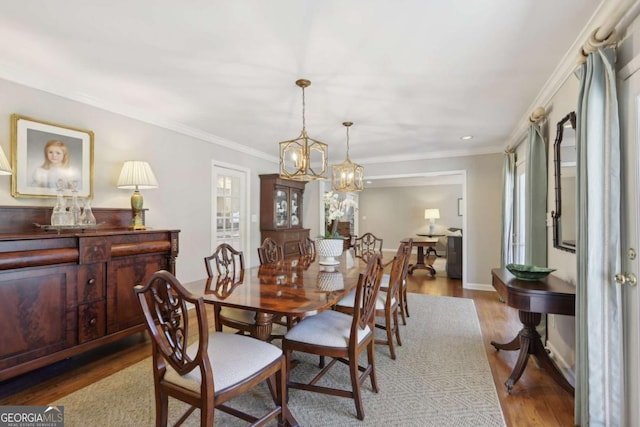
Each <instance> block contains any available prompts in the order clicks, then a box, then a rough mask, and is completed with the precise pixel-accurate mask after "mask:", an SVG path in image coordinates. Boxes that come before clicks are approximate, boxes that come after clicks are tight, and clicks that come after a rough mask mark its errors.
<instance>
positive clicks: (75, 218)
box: [69, 186, 81, 225]
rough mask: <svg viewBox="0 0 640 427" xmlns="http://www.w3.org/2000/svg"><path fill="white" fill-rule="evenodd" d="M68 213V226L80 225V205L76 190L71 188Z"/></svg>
mask: <svg viewBox="0 0 640 427" xmlns="http://www.w3.org/2000/svg"><path fill="white" fill-rule="evenodd" d="M69 213H70V214H71V221H70V222H71V224H70V225H79V224H80V214H81V211H80V205H79V204H78V190H77V189H76V187H75V186H74V187H73V190H72V195H71V208H69Z"/></svg>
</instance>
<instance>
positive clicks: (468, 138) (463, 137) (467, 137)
mask: <svg viewBox="0 0 640 427" xmlns="http://www.w3.org/2000/svg"><path fill="white" fill-rule="evenodd" d="M460 139H461V140H463V141H468V140H470V139H473V135H465V136H461V137H460Z"/></svg>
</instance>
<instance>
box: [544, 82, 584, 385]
mask: <svg viewBox="0 0 640 427" xmlns="http://www.w3.org/2000/svg"><path fill="white" fill-rule="evenodd" d="M578 83H579V81H578V79H577V78H576V77H575V76H573V75H571V76H569V77H568V78H567V80H566V81H565V82H564V84H563V85H562V87H561V88H560V90H558V92H557V93H556V94H555V96H554V97H553V98H552V100H551V103H550V104H549V106H548V116H547V126H546V130H547V134H546V138H547V140H548V142H549V156H548V164H549V167H548V170H547V172H548V199H547V211H548V214H547V218H549V220H548V222H547V225H548V226H547V246H548V248H547V265H548V266H549V267H551V268H555V269H556V271H555V272H554V273H553V274H554V275H556V276H558V277H560V278H562V279H564V280H567V281H569V282H570V283H573V284H575V283H576V275H577V272H576V255H575V253H570V252H567V251H562V250H559V249H556V248H554V247H553V227H552V223H551V211H553V210H555V201H556V198H555V172H554V164H553V143H554V140H555V138H556V124H557V123H558V122H559V121H560V120H562V119H563V118H564V117H565V116H566V115H567V114H568V113H570V112H571V111H575V110H576V106H577V104H578V90H579V88H578ZM547 332H548V345H549V347H550V348H551V349H552V350H553V352H554V353H555V354H554V355H555V357H556V358H557V359H558V360H559V364H560V365H561V366H563V367H564V368H566V369H568V370H569V372H570V375H573V372H575V318H574V317H572V316H560V315H549V316H548V322H547Z"/></svg>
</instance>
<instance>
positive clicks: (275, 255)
mask: <svg viewBox="0 0 640 427" xmlns="http://www.w3.org/2000/svg"><path fill="white" fill-rule="evenodd" d="M258 259H259V260H260V265H262V264H271V263H274V262H278V261H282V260H283V259H284V249H283V248H282V246H280V245H279V244H278V242H276V241H275V240H273V239H272V238H270V237H267V238H266V239H264V241H263V242H262V245H261V246H260V247H259V248H258Z"/></svg>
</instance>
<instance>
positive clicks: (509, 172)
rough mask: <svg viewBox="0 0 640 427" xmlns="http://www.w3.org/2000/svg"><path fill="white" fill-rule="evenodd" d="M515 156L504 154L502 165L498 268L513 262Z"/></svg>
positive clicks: (508, 153)
mask: <svg viewBox="0 0 640 427" xmlns="http://www.w3.org/2000/svg"><path fill="white" fill-rule="evenodd" d="M515 179H516V154H515V153H511V152H508V151H507V152H505V153H504V160H503V163H502V238H501V242H500V243H501V246H500V266H501V267H504V266H505V265H507V264H509V263H512V262H513V226H514V224H513V217H514V209H515V198H514V191H515Z"/></svg>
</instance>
